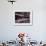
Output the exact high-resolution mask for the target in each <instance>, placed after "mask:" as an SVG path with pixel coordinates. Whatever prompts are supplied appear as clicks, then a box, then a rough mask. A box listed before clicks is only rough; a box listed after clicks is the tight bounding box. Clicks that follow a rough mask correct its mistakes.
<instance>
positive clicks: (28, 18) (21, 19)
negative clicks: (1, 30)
mask: <svg viewBox="0 0 46 46" xmlns="http://www.w3.org/2000/svg"><path fill="white" fill-rule="evenodd" d="M31 23H32V14H31V12H29V11H27V12H26V11H23V12H22V11H16V12H15V24H16V25H29V24H31Z"/></svg>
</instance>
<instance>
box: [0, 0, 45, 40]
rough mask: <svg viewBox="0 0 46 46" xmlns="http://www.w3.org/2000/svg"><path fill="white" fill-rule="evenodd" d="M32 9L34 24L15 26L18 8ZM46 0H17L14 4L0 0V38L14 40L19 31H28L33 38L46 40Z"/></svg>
mask: <svg viewBox="0 0 46 46" xmlns="http://www.w3.org/2000/svg"><path fill="white" fill-rule="evenodd" d="M30 9H31V10H32V11H33V25H32V26H15V24H14V12H15V11H16V10H30ZM45 20H46V1H45V0H17V1H16V2H15V3H14V4H13V5H12V4H11V3H10V2H8V1H7V0H0V40H11V39H12V40H14V39H15V38H16V37H17V34H18V32H26V33H29V34H30V35H31V38H32V39H33V40H37V41H40V40H43V41H44V40H46V36H45V35H46V21H45Z"/></svg>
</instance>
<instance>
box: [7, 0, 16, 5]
mask: <svg viewBox="0 0 46 46" xmlns="http://www.w3.org/2000/svg"><path fill="white" fill-rule="evenodd" d="M8 2H11V3H12V4H13V3H14V2H16V1H15V0H8Z"/></svg>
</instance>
